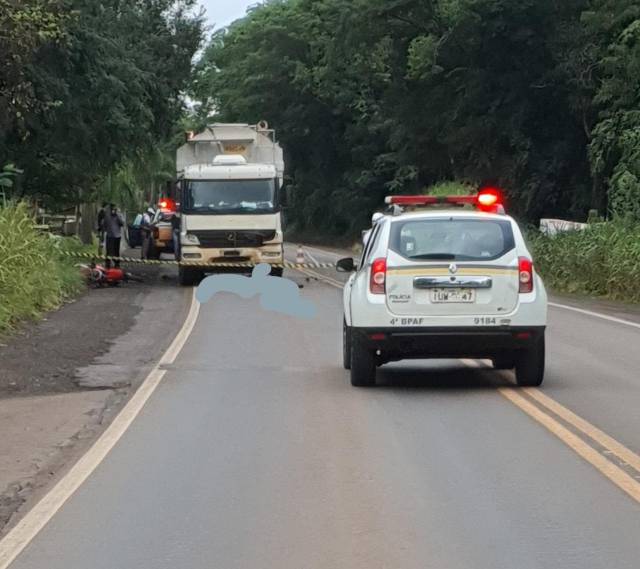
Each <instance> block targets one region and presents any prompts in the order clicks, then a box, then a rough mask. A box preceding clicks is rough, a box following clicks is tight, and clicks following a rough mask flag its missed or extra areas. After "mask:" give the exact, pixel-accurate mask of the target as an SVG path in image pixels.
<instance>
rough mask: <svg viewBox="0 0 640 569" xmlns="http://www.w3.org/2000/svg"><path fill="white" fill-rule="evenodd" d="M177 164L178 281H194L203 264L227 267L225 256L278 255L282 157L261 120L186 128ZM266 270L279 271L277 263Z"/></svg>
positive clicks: (274, 259)
mask: <svg viewBox="0 0 640 569" xmlns="http://www.w3.org/2000/svg"><path fill="white" fill-rule="evenodd" d="M176 166H177V171H178V175H177V184H176V189H177V192H178V195H177V196H176V197H177V201H179V203H180V212H181V236H180V251H179V253H178V259H179V260H180V261H182V262H183V263H185V264H183V265H181V266H180V283H181V284H183V285H191V284H194V283H195V282H196V281H197V280H198V279H199V278H201V277H202V275H203V273H204V272H205V271H208V272H223V271H225V270H233V267H231V268H230V267H228V265H230V264H231V265H233V264H259V263H269V264H272V265H281V264H283V263H284V248H283V242H284V239H283V227H282V209H281V206H280V203H281V198H282V195H283V188H282V186H283V181H284V166H285V165H284V157H283V151H282V148H281V146H280V145H279V144H278V142H277V140H276V134H275V131H274V130H272V129H269V126H268V124H267V123H266V122H264V121H263V122H261V123H259V124H257V125H249V124H212V125H210V126H208V127H207V128H206V129H205V130H204V132H202V133H200V134H192V133H190V134H189V135H188V140H187V142H186V144H185V145H184V146H182V147H180V148H179V149H178V153H177V160H176ZM189 263H192V264H194V266H189ZM197 263H203V264H207V265H209V266H208V267H207V268H206V269H205V268H200V267H198V266H195V264H197ZM216 264H219V265H220V267H219V268H216V266H215V265H216ZM236 270H237V271H238V270H242V269H236ZM272 274H273V275H276V276H281V275H282V268H274V269H273V271H272Z"/></svg>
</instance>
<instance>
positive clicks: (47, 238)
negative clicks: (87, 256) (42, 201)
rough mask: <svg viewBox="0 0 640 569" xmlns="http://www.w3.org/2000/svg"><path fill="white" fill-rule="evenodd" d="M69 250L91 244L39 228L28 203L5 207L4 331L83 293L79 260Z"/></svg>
mask: <svg viewBox="0 0 640 569" xmlns="http://www.w3.org/2000/svg"><path fill="white" fill-rule="evenodd" d="M65 251H72V252H76V251H78V252H80V251H87V248H86V247H85V246H84V245H82V244H81V243H80V241H78V240H77V239H75V238H62V237H57V236H53V235H50V234H48V233H42V232H40V231H38V230H37V229H36V228H35V225H34V221H33V218H32V216H31V214H30V212H29V209H28V207H27V206H26V204H11V205H8V206H7V207H5V208H0V334H2V333H6V332H7V331H8V330H10V329H11V328H13V327H14V326H15V324H16V323H17V322H19V321H20V320H24V319H34V318H38V317H39V316H41V315H42V313H43V312H45V311H48V310H52V309H54V308H57V307H58V306H60V305H61V304H62V303H63V302H64V301H65V300H67V299H69V298H71V297H73V296H74V295H76V294H78V293H79V292H80V291H82V289H83V281H82V277H81V275H80V272H79V271H78V269H77V267H75V266H74V265H75V264H76V261H74V260H73V259H70V258H69V257H66V256H64V252H65Z"/></svg>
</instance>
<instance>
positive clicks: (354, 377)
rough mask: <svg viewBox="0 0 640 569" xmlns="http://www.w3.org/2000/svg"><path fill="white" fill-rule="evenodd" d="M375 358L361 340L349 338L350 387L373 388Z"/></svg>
mask: <svg viewBox="0 0 640 569" xmlns="http://www.w3.org/2000/svg"><path fill="white" fill-rule="evenodd" d="M376 368H377V365H376V357H375V354H374V353H373V350H371V349H369V348H368V347H367V346H366V345H365V344H364V342H362V340H360V339H359V338H357V337H354V336H353V335H352V336H351V385H353V386H354V387H373V386H374V385H375V384H376Z"/></svg>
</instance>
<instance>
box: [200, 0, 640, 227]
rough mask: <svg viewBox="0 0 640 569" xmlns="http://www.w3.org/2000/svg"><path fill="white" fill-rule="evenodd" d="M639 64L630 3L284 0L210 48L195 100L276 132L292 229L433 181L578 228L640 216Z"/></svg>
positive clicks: (639, 14)
mask: <svg viewBox="0 0 640 569" xmlns="http://www.w3.org/2000/svg"><path fill="white" fill-rule="evenodd" d="M639 66H640V5H639V4H638V2H637V0H570V1H562V2H558V1H557V0H394V1H390V0H281V1H277V2H267V3H265V4H264V5H260V6H256V7H254V8H253V9H252V10H251V12H250V13H249V15H248V16H247V17H246V18H244V19H242V20H239V21H238V22H236V23H235V24H233V25H232V26H231V27H230V28H229V30H226V31H220V32H218V33H217V34H215V35H214V36H213V38H212V40H211V43H210V45H209V46H208V47H207V49H206V51H205V55H204V57H203V58H202V60H201V62H200V64H199V66H198V68H197V73H196V78H195V82H194V89H193V91H194V92H193V98H194V99H196V100H199V101H201V102H202V105H201V107H200V109H199V112H200V119H201V122H206V121H207V120H210V119H211V118H215V119H217V120H223V121H242V122H251V121H257V120H260V119H267V120H268V121H269V122H270V124H271V125H272V126H273V127H275V128H276V129H277V131H278V134H279V136H280V137H281V140H282V142H283V144H284V146H285V148H286V149H287V153H288V162H289V166H290V168H289V174H290V176H291V178H290V180H289V186H290V192H289V194H290V196H291V197H292V200H291V202H292V203H291V204H290V205H291V210H290V216H289V217H290V220H291V223H292V224H293V225H294V229H296V230H299V231H303V230H308V232H310V233H317V234H320V235H338V236H339V235H345V234H350V235H351V236H356V235H357V234H358V233H359V231H360V230H361V229H363V228H364V227H365V226H366V224H367V223H368V222H369V220H370V214H371V212H372V211H374V210H375V209H377V208H378V207H380V204H381V203H382V199H383V197H384V196H385V195H388V194H389V193H417V192H420V191H421V190H422V189H423V188H425V187H427V186H431V185H432V184H434V183H437V182H439V181H441V180H465V181H467V182H469V183H470V184H471V185H472V186H477V184H479V183H480V182H482V181H485V180H488V179H490V180H497V181H498V183H500V184H501V185H502V186H503V187H504V188H505V189H506V191H507V192H508V196H509V202H510V209H511V210H512V211H515V213H517V214H518V216H519V217H521V218H522V219H526V220H527V221H529V222H534V223H535V222H537V220H538V219H539V218H541V217H550V218H562V219H570V220H575V221H584V220H585V219H586V217H587V213H588V211H589V210H592V209H594V210H598V212H599V214H600V215H602V216H609V215H613V214H616V215H621V214H626V213H628V212H627V211H626V209H627V208H628V207H629V204H630V203H635V204H639V203H640V160H638V157H639V156H640V137H639V136H638V132H639V129H640V118H639V117H640V114H639V109H640V74H639V73H638V72H637V70H638V69H639V68H640V67H639ZM638 207H640V206H638ZM638 207H636V208H635V210H634V211H635V215H636V216H640V212H639V210H638Z"/></svg>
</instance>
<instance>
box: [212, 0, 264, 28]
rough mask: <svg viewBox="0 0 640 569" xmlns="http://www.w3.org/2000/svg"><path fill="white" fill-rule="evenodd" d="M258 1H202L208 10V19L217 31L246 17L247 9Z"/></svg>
mask: <svg viewBox="0 0 640 569" xmlns="http://www.w3.org/2000/svg"><path fill="white" fill-rule="evenodd" d="M257 3H258V0H200V4H201V5H202V6H203V7H204V8H205V9H206V10H207V18H208V20H209V23H210V24H211V25H214V24H215V26H216V29H219V28H223V27H225V26H228V25H229V24H230V23H231V22H233V21H234V20H237V19H238V18H241V17H242V16H244V14H245V11H246V9H247V8H248V7H249V6H252V5H253V4H257Z"/></svg>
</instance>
